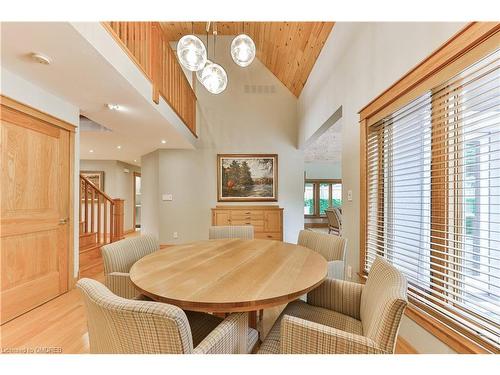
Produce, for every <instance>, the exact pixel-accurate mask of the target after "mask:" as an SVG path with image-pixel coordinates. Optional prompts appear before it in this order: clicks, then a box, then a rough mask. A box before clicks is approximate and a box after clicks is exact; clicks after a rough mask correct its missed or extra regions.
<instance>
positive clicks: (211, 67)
mask: <svg viewBox="0 0 500 375" xmlns="http://www.w3.org/2000/svg"><path fill="white" fill-rule="evenodd" d="M213 36H214V46H213V51H214V54H213V58H214V60H215V53H216V51H215V48H216V44H215V42H216V36H217V28H216V26H215V25H214V32H213ZM207 45H208V34H207ZM196 76H197V77H198V80H199V81H200V82H201V83H202V84H203V86H204V87H205V88H206V89H207V90H208V92H210V93H212V94H220V93H221V92H223V91H224V90H225V89H226V87H227V74H226V71H225V70H224V68H223V67H222V66H220V65H219V64H216V63H214V62H211V61H210V63H207V64H205V67H204V68H203V70H202V71H201V73H200V74H199V75H198V74H197V75H196Z"/></svg>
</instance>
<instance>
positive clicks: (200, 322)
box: [186, 311, 259, 353]
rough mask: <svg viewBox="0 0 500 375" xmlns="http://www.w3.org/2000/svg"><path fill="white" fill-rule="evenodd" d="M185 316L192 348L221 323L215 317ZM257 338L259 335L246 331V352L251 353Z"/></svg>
mask: <svg viewBox="0 0 500 375" xmlns="http://www.w3.org/2000/svg"><path fill="white" fill-rule="evenodd" d="M186 316H187V318H188V321H189V326H190V327H191V334H192V337H193V346H194V347H197V346H198V344H199V343H200V342H202V341H203V340H204V339H205V337H207V336H208V335H209V333H210V332H212V331H213V330H214V329H215V328H216V327H217V326H218V325H219V324H220V323H221V322H222V321H223V319H222V318H219V317H217V316H215V315H211V314H205V313H201V312H196V311H186ZM258 338H259V333H258V332H257V331H256V330H255V329H253V328H249V329H248V345H247V351H248V353H251V351H252V349H253V347H254V346H255V344H256V343H257V340H258Z"/></svg>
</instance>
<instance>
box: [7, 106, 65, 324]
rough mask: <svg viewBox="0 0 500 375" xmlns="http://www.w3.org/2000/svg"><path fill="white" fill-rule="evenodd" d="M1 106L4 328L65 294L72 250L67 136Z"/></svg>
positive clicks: (34, 118)
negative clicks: (7, 323)
mask: <svg viewBox="0 0 500 375" xmlns="http://www.w3.org/2000/svg"><path fill="white" fill-rule="evenodd" d="M5 102H6V100H3V98H2V105H1V112H0V124H1V125H0V126H1V143H0V150H1V151H0V152H1V161H0V162H1V178H2V184H1V193H0V195H1V198H0V204H1V210H0V211H1V214H0V225H1V234H0V237H1V238H0V241H1V258H0V259H1V264H0V269H1V301H2V311H1V317H0V321H1V323H2V324H3V323H5V322H6V321H8V320H11V319H13V318H15V317H16V316H19V315H20V314H22V313H24V312H26V311H28V310H30V309H32V308H34V307H36V306H38V305H40V304H42V303H44V302H46V301H48V300H50V299H52V298H54V297H56V296H58V295H60V294H62V293H64V292H66V291H67V290H68V260H69V250H70V249H72V246H70V239H71V238H72V236H70V233H69V230H70V223H72V220H70V202H71V199H70V132H69V131H68V130H65V129H62V128H60V127H57V126H54V125H53V124H52V123H50V122H48V121H44V120H42V119H40V118H38V117H36V116H33V115H30V114H28V113H29V111H28V112H26V111H20V110H18V109H15V108H14V107H12V106H9V105H8V104H5ZM7 103H8V102H7ZM45 116H46V118H49V116H47V115H45Z"/></svg>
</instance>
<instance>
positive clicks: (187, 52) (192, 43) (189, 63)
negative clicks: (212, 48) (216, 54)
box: [177, 35, 207, 72]
mask: <svg viewBox="0 0 500 375" xmlns="http://www.w3.org/2000/svg"><path fill="white" fill-rule="evenodd" d="M177 56H178V57H179V61H180V62H181V64H182V66H184V67H185V68H186V69H187V70H190V71H191V72H197V71H198V70H200V69H202V68H203V67H204V66H205V63H206V62H207V49H206V48H205V45H204V44H203V42H202V41H201V40H200V38H198V37H196V36H194V35H184V36H183V37H182V38H181V40H179V43H177Z"/></svg>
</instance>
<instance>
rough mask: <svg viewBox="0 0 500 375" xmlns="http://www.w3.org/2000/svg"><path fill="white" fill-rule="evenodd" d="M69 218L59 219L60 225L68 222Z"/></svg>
mask: <svg viewBox="0 0 500 375" xmlns="http://www.w3.org/2000/svg"><path fill="white" fill-rule="evenodd" d="M68 220H69V218H66V219H59V225H63V224H66V223H67V222H68Z"/></svg>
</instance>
